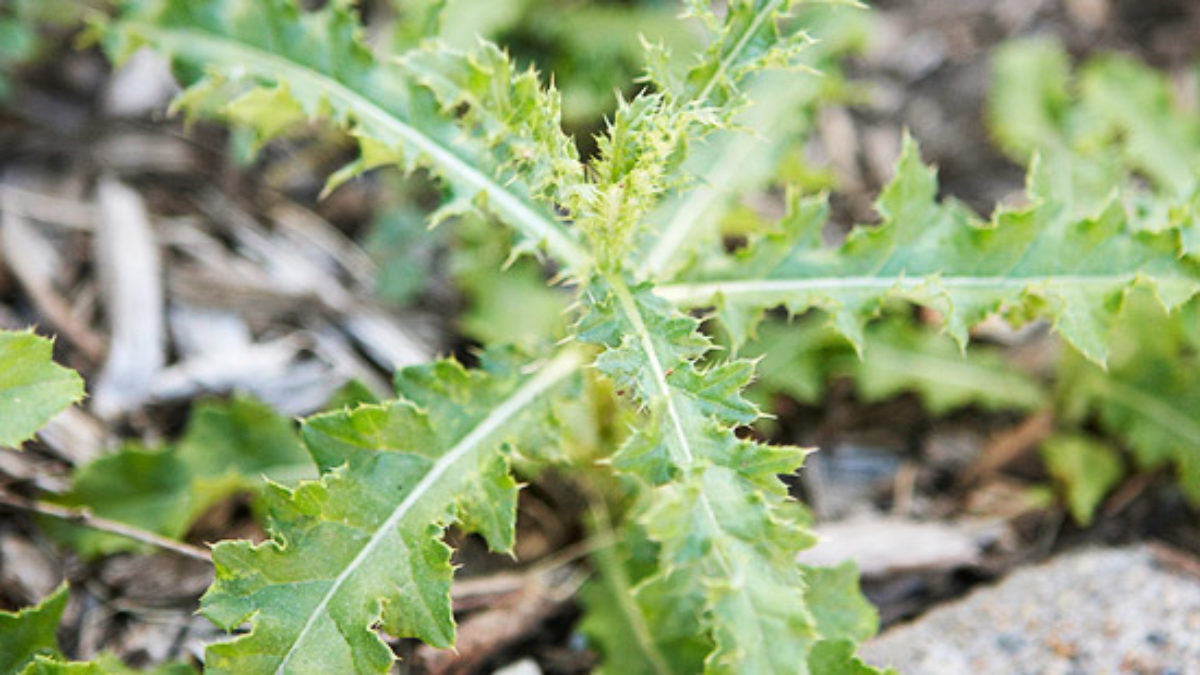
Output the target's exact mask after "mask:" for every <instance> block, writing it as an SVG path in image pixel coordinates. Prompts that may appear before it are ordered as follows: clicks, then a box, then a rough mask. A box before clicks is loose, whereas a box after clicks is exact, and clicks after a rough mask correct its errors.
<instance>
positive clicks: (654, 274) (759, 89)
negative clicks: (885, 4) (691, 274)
mask: <svg viewBox="0 0 1200 675" xmlns="http://www.w3.org/2000/svg"><path fill="white" fill-rule="evenodd" d="M799 10H800V11H799V12H798V13H799V14H800V16H799V17H794V18H793V19H792V20H793V21H794V22H795V23H796V24H797V25H803V26H804V27H805V31H806V32H807V33H809V34H811V35H812V36H813V37H814V38H815V42H814V43H813V44H811V45H810V46H808V47H807V48H805V49H804V50H803V51H802V52H801V53H800V54H799V56H798V59H797V62H798V63H799V64H801V65H803V66H804V67H805V68H806V69H807V68H815V69H819V70H820V71H821V76H816V75H815V74H814V73H812V72H806V71H801V72H779V71H774V72H772V71H763V72H757V73H755V74H754V75H752V76H750V77H749V78H747V79H748V82H747V84H746V85H745V87H744V89H745V98H746V99H747V100H748V101H750V102H751V104H750V105H747V106H746V107H745V108H744V109H742V110H740V111H739V112H738V113H737V114H736V115H735V116H734V117H733V128H730V129H723V130H721V131H718V132H716V133H715V134H713V136H712V137H711V138H708V139H706V141H705V142H704V143H703V144H697V145H696V146H695V147H693V148H692V151H691V152H690V153H689V156H688V159H687V162H686V163H685V164H684V165H683V167H682V170H683V171H685V172H686V173H688V174H690V175H693V176H695V177H696V179H697V180H696V181H695V182H694V184H689V185H687V186H685V189H683V190H680V191H679V192H678V193H677V194H675V195H672V196H671V197H670V198H669V199H668V200H666V201H665V202H664V203H663V204H662V205H661V207H659V208H658V209H656V210H655V211H654V212H653V213H651V214H650V216H649V218H650V219H651V220H652V221H653V222H654V223H655V224H656V226H655V227H653V228H652V229H650V233H649V239H650V241H647V242H646V244H644V245H643V247H642V251H641V252H639V253H640V255H639V260H638V276H639V277H645V278H651V279H659V278H669V277H668V275H669V274H670V273H672V272H674V271H675V270H676V269H677V268H678V267H680V266H682V265H683V264H685V263H686V261H687V258H688V257H689V255H690V254H691V253H692V252H693V251H695V250H697V249H699V248H701V243H705V242H707V243H711V242H712V241H714V238H715V237H717V236H718V235H719V234H720V232H719V228H718V226H719V225H720V223H721V221H722V219H723V218H724V217H725V216H726V215H727V214H728V212H729V211H730V210H731V209H732V208H733V207H734V205H735V204H736V198H737V197H739V196H742V195H745V194H748V193H751V192H752V191H756V190H759V189H762V188H765V187H767V186H768V185H769V184H770V183H771V181H774V180H778V176H777V173H778V169H779V162H780V159H781V158H782V157H783V156H784V155H785V153H786V152H788V151H789V150H790V149H792V148H793V147H794V146H795V145H797V144H798V141H800V140H802V139H803V137H804V136H805V135H806V132H807V131H808V129H809V128H810V127H811V124H812V118H813V117H814V116H815V110H816V106H817V103H818V101H819V98H820V94H821V92H823V91H825V90H827V89H828V88H830V87H831V82H836V81H838V66H837V61H838V59H839V57H841V56H843V55H844V54H845V52H847V51H850V50H851V49H852V48H853V45H854V43H855V42H856V41H857V40H856V36H857V35H859V34H860V33H862V32H865V29H864V28H863V27H862V22H861V21H859V19H861V18H862V17H861V16H860V13H859V12H855V11H848V10H847V9H846V8H838V7H817V6H804V7H802V8H799ZM747 131H750V132H751V133H747ZM659 223H661V224H659Z"/></svg>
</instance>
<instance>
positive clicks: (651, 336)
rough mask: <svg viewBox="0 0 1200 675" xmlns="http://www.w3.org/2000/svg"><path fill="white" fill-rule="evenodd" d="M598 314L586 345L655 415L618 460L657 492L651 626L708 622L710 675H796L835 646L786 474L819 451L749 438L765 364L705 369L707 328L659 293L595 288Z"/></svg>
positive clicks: (587, 322)
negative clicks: (817, 651) (812, 588)
mask: <svg viewBox="0 0 1200 675" xmlns="http://www.w3.org/2000/svg"><path fill="white" fill-rule="evenodd" d="M585 309H586V313H585V314H584V316H583V318H582V319H581V321H580V323H579V326H578V329H579V333H578V334H579V336H580V339H583V340H588V341H593V342H597V343H599V344H601V345H603V346H604V347H605V351H604V352H603V353H602V354H601V355H600V356H599V357H598V358H597V360H596V367H597V368H598V369H599V370H600V372H602V373H604V374H606V375H608V376H609V377H611V378H613V379H614V380H615V381H616V382H617V383H618V384H619V385H620V386H624V387H627V388H629V389H630V394H631V396H632V397H633V398H634V399H635V400H636V401H637V402H638V403H639V404H640V405H641V407H643V408H644V409H646V410H647V414H649V416H650V423H649V424H644V425H642V426H641V427H639V428H638V430H637V431H636V432H635V433H634V434H633V435H632V437H631V439H630V440H629V441H628V442H627V444H626V446H625V447H624V448H623V449H622V450H621V451H620V452H619V453H618V454H617V455H616V456H615V457H614V458H613V464H614V466H615V467H616V468H618V469H620V470H625V471H628V472H630V473H631V474H632V475H634V476H637V477H640V478H642V479H643V480H647V481H648V482H649V484H650V485H649V486H648V490H649V491H648V492H647V493H646V494H645V496H644V499H642V500H641V504H640V506H639V507H638V509H637V510H636V512H635V515H634V517H635V519H636V522H637V523H638V524H639V525H640V526H641V527H643V528H645V531H646V532H647V534H648V535H649V537H650V539H651V540H653V541H654V542H656V543H657V544H658V546H659V553H658V570H657V571H656V572H655V573H654V574H652V575H651V576H649V577H647V578H646V579H644V580H643V581H641V582H640V583H639V584H638V586H637V588H636V589H635V592H634V598H635V600H636V602H637V605H638V606H639V607H640V608H641V610H642V612H643V615H644V616H645V618H646V621H647V623H648V625H649V626H650V630H651V631H652V632H653V633H654V634H656V635H658V634H659V632H660V631H663V634H665V635H675V634H677V631H676V630H675V629H672V628H671V627H672V626H675V627H678V626H680V625H682V624H683V623H685V622H687V621H694V620H695V616H696V615H697V614H698V613H699V614H701V615H702V617H703V618H702V623H701V625H702V626H703V627H704V630H705V631H706V633H707V634H708V637H709V639H710V640H711V641H712V650H711V652H710V653H709V655H708V656H707V658H706V660H705V668H706V670H707V671H710V672H734V671H736V672H748V673H749V672H753V673H759V672H761V673H773V672H796V668H797V664H804V663H805V659H806V658H807V654H808V650H809V648H810V647H811V646H812V645H813V644H815V643H816V642H817V641H819V640H820V639H821V638H822V637H823V635H822V633H821V628H820V626H819V625H818V623H817V621H816V619H815V618H814V617H813V615H812V614H811V612H810V611H809V609H808V608H807V606H806V604H805V595H804V593H805V588H806V580H805V576H804V573H803V570H802V569H801V567H800V566H799V565H798V564H797V563H796V562H795V558H794V556H795V554H796V552H797V551H799V550H801V549H803V548H805V547H806V546H809V545H811V544H812V543H813V542H814V538H813V535H812V534H811V533H810V532H808V531H807V529H806V523H807V519H806V517H805V516H804V514H803V513H802V511H801V509H800V507H799V505H798V504H796V503H794V502H791V501H790V500H789V498H788V496H787V490H786V488H785V487H784V485H783V483H781V482H780V481H779V479H778V478H777V474H780V473H790V472H792V471H794V470H795V469H796V468H797V467H798V466H799V465H800V463H801V462H802V461H803V458H804V455H805V451H803V450H800V449H798V448H787V447H769V446H765V445H761V444H758V443H755V442H753V441H748V440H743V439H739V438H737V436H736V435H735V434H734V431H733V429H734V427H736V426H740V425H744V424H747V423H749V422H751V421H753V420H754V419H755V418H757V416H758V413H757V409H756V408H754V407H753V406H751V405H750V404H748V403H745V402H744V400H743V399H742V398H741V395H740V391H741V389H743V388H744V387H745V386H746V384H747V383H748V381H749V379H750V376H751V373H752V367H751V365H750V364H749V363H748V362H745V361H737V360H734V361H730V362H726V363H721V364H717V365H715V366H711V367H709V368H706V369H701V368H700V367H699V366H698V365H697V363H696V361H697V359H699V358H700V357H701V356H703V354H704V353H705V352H706V351H707V350H708V348H709V343H708V341H707V339H706V338H704V337H703V336H702V335H701V334H700V333H699V332H698V326H697V323H696V322H695V321H694V320H692V319H690V318H688V317H684V316H682V315H680V314H679V313H678V312H676V311H675V310H673V309H672V308H671V307H670V306H669V305H666V304H665V303H663V302H662V301H661V300H660V299H658V298H656V297H655V296H654V294H653V292H652V288H651V287H649V286H648V285H642V286H638V287H635V288H633V289H630V288H629V287H628V285H627V284H626V282H625V281H624V280H622V279H619V278H609V279H605V280H593V282H592V283H591V284H590V285H589V288H588V295H587V297H586V298H585ZM717 401H720V402H721V403H720V404H717V403H716V402H717ZM668 597H670V598H671V600H670V601H669V602H665V601H664V599H665V598H668ZM685 617H686V618H685ZM830 625H831V626H834V625H835V624H830ZM801 672H806V671H803V670H801Z"/></svg>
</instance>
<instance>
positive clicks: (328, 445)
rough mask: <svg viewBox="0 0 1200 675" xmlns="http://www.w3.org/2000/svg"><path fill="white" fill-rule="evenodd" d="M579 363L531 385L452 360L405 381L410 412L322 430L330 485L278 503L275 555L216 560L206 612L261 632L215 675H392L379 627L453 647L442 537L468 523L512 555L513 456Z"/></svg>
mask: <svg viewBox="0 0 1200 675" xmlns="http://www.w3.org/2000/svg"><path fill="white" fill-rule="evenodd" d="M579 360H580V356H579V354H578V353H576V352H573V351H567V352H563V353H562V354H560V355H559V356H558V357H557V358H555V359H554V360H552V361H549V362H548V363H546V364H544V365H543V366H542V367H541V368H540V369H539V370H538V371H537V372H536V373H535V374H533V375H532V376H528V377H521V376H520V375H519V373H518V372H517V371H516V370H515V369H514V368H512V367H511V366H510V365H509V364H508V362H503V363H497V362H494V361H489V362H488V366H487V368H488V369H487V372H483V371H467V370H465V369H464V368H462V366H460V365H459V364H457V363H456V362H452V361H442V362H438V363H436V364H432V365H430V366H422V367H418V368H412V369H406V370H405V371H402V372H401V373H400V375H399V376H398V379H397V385H398V389H399V390H400V391H401V392H402V393H403V394H405V395H406V397H407V399H406V400H398V401H393V402H390V403H386V404H382V405H378V406H372V405H363V406H360V407H359V408H356V409H354V410H349V411H342V412H335V413H329V414H325V415H319V416H317V417H314V418H311V419H310V420H307V421H306V422H305V431H304V438H305V442H306V444H307V445H308V446H309V448H310V450H311V451H312V452H313V456H314V457H315V458H316V459H317V461H318V463H319V464H320V465H321V466H322V468H323V469H324V470H325V473H324V475H323V476H322V478H321V479H320V480H319V481H316V482H304V483H301V484H300V486H298V487H297V488H295V489H294V490H287V489H285V488H282V487H276V488H275V489H273V490H272V502H273V503H272V507H271V513H272V519H271V531H272V534H273V537H272V539H271V540H270V541H267V542H265V543H263V544H259V545H253V544H250V543H249V542H223V543H221V544H218V545H217V546H216V547H215V548H214V550H213V559H214V563H215V564H216V567H217V579H216V582H215V583H214V584H213V586H212V587H211V588H210V589H209V591H208V592H207V593H206V594H205V596H204V598H203V599H202V603H201V604H202V611H203V612H204V613H205V614H206V615H207V616H208V617H209V618H210V619H212V620H213V621H214V622H215V623H217V624H218V625H220V626H223V627H226V628H227V629H232V628H234V627H236V626H238V625H239V624H241V623H242V622H244V621H250V622H251V624H252V625H253V629H252V630H251V631H250V632H249V633H248V634H246V635H243V636H240V637H238V638H236V639H234V640H232V641H230V642H226V643H220V644H216V645H212V646H210V647H209V648H208V651H207V659H206V664H207V667H208V669H209V671H210V672H218V673H219V672H236V673H257V672H293V671H308V670H320V671H323V672H380V673H382V672H386V671H387V670H388V668H389V667H390V666H391V663H392V659H393V657H392V653H391V650H390V649H388V647H387V645H386V644H385V643H384V642H383V641H382V639H381V638H380V637H379V635H377V634H376V632H375V630H374V629H375V627H377V626H378V627H379V628H380V629H382V630H383V631H386V632H387V633H388V634H389V635H393V636H397V637H417V638H419V639H421V640H423V641H425V642H427V643H429V644H431V645H434V646H439V647H449V646H451V645H452V644H453V637H454V622H453V618H452V615H451V609H450V596H449V589H450V580H451V571H452V570H451V566H450V549H449V548H448V547H447V546H446V545H445V544H444V543H442V541H441V535H442V531H443V529H444V528H445V527H446V526H447V525H449V524H451V523H454V522H459V523H460V524H462V525H463V526H464V527H466V528H469V529H477V530H480V531H481V532H482V533H483V534H484V535H485V536H487V537H488V539H489V543H490V544H491V545H492V546H493V547H494V548H496V549H498V550H507V549H508V548H509V547H511V543H512V532H513V524H512V522H513V518H514V517H515V496H516V495H515V493H516V485H515V483H513V482H512V480H511V478H510V477H509V476H508V473H507V471H506V467H507V462H506V459H505V456H504V449H505V448H506V447H507V444H508V443H509V442H510V441H515V442H517V443H519V442H520V439H521V437H522V429H523V426H524V425H527V424H529V422H530V419H531V418H532V419H534V420H535V421H539V422H540V420H538V419H537V417H536V414H535V413H534V412H533V409H534V408H536V407H537V406H538V404H539V401H541V399H542V397H543V395H544V394H546V393H547V391H548V390H550V389H551V388H553V387H555V386H556V385H557V384H559V383H560V382H562V381H563V380H564V379H565V378H567V377H569V376H570V375H571V374H572V373H573V372H575V370H576V369H577V368H578V365H579ZM490 500H495V501H490Z"/></svg>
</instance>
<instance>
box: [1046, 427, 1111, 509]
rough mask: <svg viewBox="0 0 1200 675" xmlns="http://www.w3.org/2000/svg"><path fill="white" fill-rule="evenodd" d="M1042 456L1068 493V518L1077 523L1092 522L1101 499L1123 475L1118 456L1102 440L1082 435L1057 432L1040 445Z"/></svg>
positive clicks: (1052, 473)
mask: <svg viewBox="0 0 1200 675" xmlns="http://www.w3.org/2000/svg"><path fill="white" fill-rule="evenodd" d="M1042 459H1043V460H1045V462H1046V468H1047V469H1049V471H1050V474H1051V475H1052V476H1054V478H1055V479H1056V480H1057V481H1058V482H1060V483H1061V484H1062V485H1063V486H1064V487H1065V488H1066V492H1067V506H1068V507H1069V508H1070V511H1071V517H1073V518H1074V519H1075V522H1077V523H1079V524H1080V525H1087V524H1088V523H1090V522H1091V521H1092V514H1093V513H1095V511H1096V507H1097V506H1099V505H1100V500H1102V499H1104V496H1105V495H1106V494H1108V491H1109V490H1111V489H1112V487H1113V486H1114V485H1116V484H1117V481H1119V480H1120V479H1121V476H1122V475H1123V474H1124V470H1123V467H1122V466H1121V458H1120V457H1119V456H1118V455H1117V453H1116V452H1115V451H1114V450H1113V449H1112V448H1110V447H1108V446H1107V445H1105V444H1104V443H1101V442H1099V441H1095V440H1092V439H1090V438H1087V437H1085V436H1078V435H1058V436H1054V437H1051V438H1049V439H1047V440H1046V442H1045V443H1044V444H1042Z"/></svg>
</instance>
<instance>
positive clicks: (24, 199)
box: [0, 182, 96, 231]
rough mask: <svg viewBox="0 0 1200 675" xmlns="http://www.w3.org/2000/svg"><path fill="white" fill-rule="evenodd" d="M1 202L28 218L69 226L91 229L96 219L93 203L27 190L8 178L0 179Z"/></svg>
mask: <svg viewBox="0 0 1200 675" xmlns="http://www.w3.org/2000/svg"><path fill="white" fill-rule="evenodd" d="M0 204H2V205H3V208H4V210H6V211H7V210H12V211H14V212H15V213H17V214H18V215H20V216H22V217H24V218H27V219H29V220H36V221H38V222H39V223H46V224H48V225H57V226H59V227H62V228H66V229H69V230H85V231H90V230H91V229H92V226H93V223H94V222H95V219H96V209H95V207H94V206H93V205H92V204H89V203H87V202H83V201H79V200H77V199H69V198H65V197H61V196H58V195H50V194H43V193H42V192H35V191H33V190H27V189H25V188H23V187H20V186H17V185H13V184H12V183H8V182H5V183H0Z"/></svg>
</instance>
